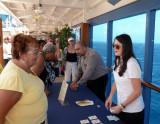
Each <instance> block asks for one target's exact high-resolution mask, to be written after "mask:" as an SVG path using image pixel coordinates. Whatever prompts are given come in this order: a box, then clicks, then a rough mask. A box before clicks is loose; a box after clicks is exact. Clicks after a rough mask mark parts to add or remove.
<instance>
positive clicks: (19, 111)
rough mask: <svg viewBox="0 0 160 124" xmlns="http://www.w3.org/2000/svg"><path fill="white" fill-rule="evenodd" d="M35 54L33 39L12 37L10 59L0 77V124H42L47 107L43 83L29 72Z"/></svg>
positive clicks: (35, 45)
mask: <svg viewBox="0 0 160 124" xmlns="http://www.w3.org/2000/svg"><path fill="white" fill-rule="evenodd" d="M38 53H39V49H38V43H37V41H36V40H35V39H34V38H32V37H31V36H28V35H23V34H18V35H16V36H15V37H14V39H13V43H12V56H13V58H12V59H11V60H10V61H9V62H8V64H7V65H6V67H5V68H4V70H3V71H2V73H1V76H0V124H44V120H45V119H46V115H47V107H48V103H47V98H46V95H45V93H44V84H43V82H42V80H41V79H39V78H38V76H36V75H34V74H33V73H32V72H31V70H30V68H31V67H32V66H33V65H34V64H35V62H36V60H37V56H38Z"/></svg>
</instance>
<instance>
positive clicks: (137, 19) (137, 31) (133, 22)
mask: <svg viewBox="0 0 160 124" xmlns="http://www.w3.org/2000/svg"><path fill="white" fill-rule="evenodd" d="M159 22H160V10H159V11H157V12H156V22H155V43H160V30H159V29H160V23H159ZM145 30H146V14H141V15H138V16H133V17H128V18H125V19H121V20H116V21H114V22H113V39H114V37H116V36H117V35H119V34H122V33H127V34H129V35H130V36H131V38H132V41H133V42H134V43H144V42H145ZM106 39H107V23H105V24H101V25H97V26H94V27H93V41H94V42H96V41H98V42H106Z"/></svg>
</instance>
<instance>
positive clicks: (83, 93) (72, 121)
mask: <svg viewBox="0 0 160 124" xmlns="http://www.w3.org/2000/svg"><path fill="white" fill-rule="evenodd" d="M60 86H61V84H56V83H55V84H53V85H52V87H51V95H50V96H49V97H48V103H49V106H48V124H80V120H84V119H88V117H89V116H93V115H96V116H97V117H98V119H99V120H100V121H101V122H102V123H103V124H122V122H120V121H109V120H108V119H107V117H106V116H107V115H111V113H109V112H108V111H107V109H106V108H105V106H104V103H103V102H102V101H101V100H100V99H99V98H98V97H97V96H95V95H94V94H93V93H92V92H91V91H90V90H89V89H88V88H87V87H85V86H81V87H79V89H78V90H77V91H71V90H70V88H68V90H67V95H66V103H67V105H65V106H62V105H61V104H60V103H59V101H58V100H57V98H58V95H59V91H60ZM84 99H89V100H92V101H94V105H91V106H85V107H80V106H78V105H76V104H75V102H76V101H77V100H84ZM88 120H89V119H88ZM90 124H91V123H90Z"/></svg>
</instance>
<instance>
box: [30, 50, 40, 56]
mask: <svg viewBox="0 0 160 124" xmlns="http://www.w3.org/2000/svg"><path fill="white" fill-rule="evenodd" d="M28 53H29V54H32V55H35V56H38V54H39V50H38V49H29V50H28Z"/></svg>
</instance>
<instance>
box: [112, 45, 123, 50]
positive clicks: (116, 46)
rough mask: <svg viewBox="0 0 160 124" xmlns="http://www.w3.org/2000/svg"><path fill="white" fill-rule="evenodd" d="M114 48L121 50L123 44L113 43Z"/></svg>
mask: <svg viewBox="0 0 160 124" xmlns="http://www.w3.org/2000/svg"><path fill="white" fill-rule="evenodd" d="M113 48H114V49H117V50H119V49H120V48H121V46H120V45H118V44H113Z"/></svg>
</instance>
